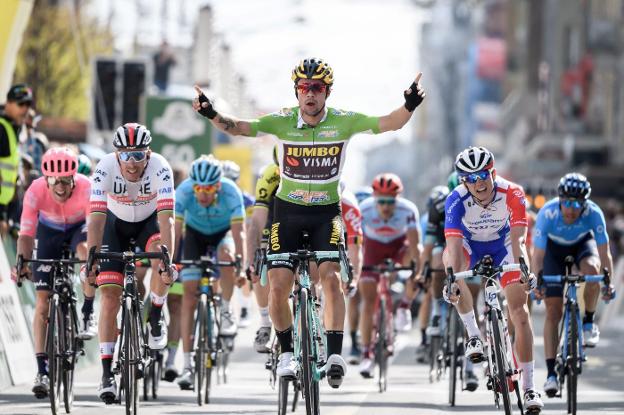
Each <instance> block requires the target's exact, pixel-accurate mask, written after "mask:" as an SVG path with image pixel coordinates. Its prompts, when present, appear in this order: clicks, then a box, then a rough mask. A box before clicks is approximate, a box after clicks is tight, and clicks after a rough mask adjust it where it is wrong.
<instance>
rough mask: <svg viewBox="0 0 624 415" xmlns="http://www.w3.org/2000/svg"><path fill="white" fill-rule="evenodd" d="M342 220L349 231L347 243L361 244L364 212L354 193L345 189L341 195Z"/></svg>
mask: <svg viewBox="0 0 624 415" xmlns="http://www.w3.org/2000/svg"><path fill="white" fill-rule="evenodd" d="M340 206H341V208H342V221H343V222H344V224H345V228H346V231H347V245H351V244H359V243H360V242H361V241H362V212H361V211H360V208H359V206H358V202H357V199H356V197H355V195H354V194H353V193H351V192H350V191H348V190H343V191H342V193H341V195H340Z"/></svg>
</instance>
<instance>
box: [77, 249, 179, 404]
mask: <svg viewBox="0 0 624 415" xmlns="http://www.w3.org/2000/svg"><path fill="white" fill-rule="evenodd" d="M144 258H147V259H160V260H161V261H162V262H163V263H164V265H165V267H166V269H170V268H171V260H170V258H169V251H168V250H167V247H165V246H162V247H161V251H160V252H135V251H134V250H128V251H126V252H95V247H92V248H91V250H90V251H89V257H88V260H87V269H92V268H93V264H94V263H95V261H96V260H109V261H111V260H112V261H121V262H123V263H124V271H123V276H124V285H123V292H122V295H121V306H122V307H121V329H120V334H119V337H118V339H117V359H116V360H115V363H114V365H113V374H114V375H120V376H121V382H120V383H119V386H118V393H117V399H114V397H113V396H108V397H107V396H104V397H103V399H104V400H105V402H106V404H111V403H121V402H122V400H123V401H124V403H125V407H126V414H136V413H137V410H138V400H139V399H138V395H139V391H138V379H139V377H141V376H143V375H145V374H146V368H148V367H149V365H150V364H151V360H152V354H151V350H150V348H149V347H148V345H147V336H146V334H147V333H146V330H145V325H144V322H143V318H142V316H143V301H142V300H141V297H140V295H139V289H138V280H137V277H136V274H135V271H136V261H137V260H141V259H144Z"/></svg>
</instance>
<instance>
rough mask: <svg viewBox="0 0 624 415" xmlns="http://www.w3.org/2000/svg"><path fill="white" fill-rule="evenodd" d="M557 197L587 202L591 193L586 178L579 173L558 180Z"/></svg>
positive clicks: (569, 174)
mask: <svg viewBox="0 0 624 415" xmlns="http://www.w3.org/2000/svg"><path fill="white" fill-rule="evenodd" d="M557 190H558V193H559V197H567V198H570V199H579V200H587V199H588V198H589V195H590V193H591V185H590V184H589V180H587V177H585V176H583V175H582V174H580V173H568V174H566V175H565V176H563V177H562V178H561V180H559V186H558V188H557Z"/></svg>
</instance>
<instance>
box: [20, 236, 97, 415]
mask: <svg viewBox="0 0 624 415" xmlns="http://www.w3.org/2000/svg"><path fill="white" fill-rule="evenodd" d="M84 263H85V261H81V260H78V259H75V258H72V253H71V251H70V250H69V248H68V247H67V246H64V248H63V254H62V256H61V259H25V258H24V257H23V256H22V255H20V256H19V257H18V258H17V266H16V269H17V270H18V272H21V270H22V269H23V267H24V265H26V264H36V265H39V266H44V267H50V281H51V282H52V290H51V291H50V296H49V298H50V306H49V307H50V308H49V311H48V328H47V333H46V353H47V355H48V375H49V379H50V390H49V393H48V395H49V397H50V407H51V409H52V413H53V414H55V415H56V414H58V413H60V407H61V401H63V404H64V407H65V412H67V413H70V412H71V411H72V407H73V403H74V369H75V367H76V363H77V361H78V356H83V355H84V354H85V352H84V349H83V341H82V340H81V339H79V338H78V337H77V336H78V333H79V329H78V324H79V320H78V312H77V308H76V302H77V300H76V293H75V291H74V281H75V280H76V274H75V272H74V267H75V265H77V264H84ZM20 278H22V276H21V275H20ZM17 284H18V286H20V287H21V285H22V284H21V281H18V283H17Z"/></svg>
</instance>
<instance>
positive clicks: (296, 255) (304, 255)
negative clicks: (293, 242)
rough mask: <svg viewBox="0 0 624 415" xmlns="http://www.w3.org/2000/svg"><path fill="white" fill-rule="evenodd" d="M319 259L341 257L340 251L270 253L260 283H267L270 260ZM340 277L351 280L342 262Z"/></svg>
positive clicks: (302, 250) (346, 280) (303, 250)
mask: <svg viewBox="0 0 624 415" xmlns="http://www.w3.org/2000/svg"><path fill="white" fill-rule="evenodd" d="M310 259H312V260H314V261H318V260H320V259H340V251H308V250H306V249H301V250H299V251H297V252H285V253H283V254H268V255H267V256H266V261H265V264H264V265H263V267H262V272H261V275H260V284H261V285H262V286H263V287H264V286H266V283H267V265H266V262H269V261H307V260H310ZM340 277H341V279H342V281H343V282H348V281H349V271H348V270H347V269H345V264H343V263H341V264H340Z"/></svg>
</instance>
